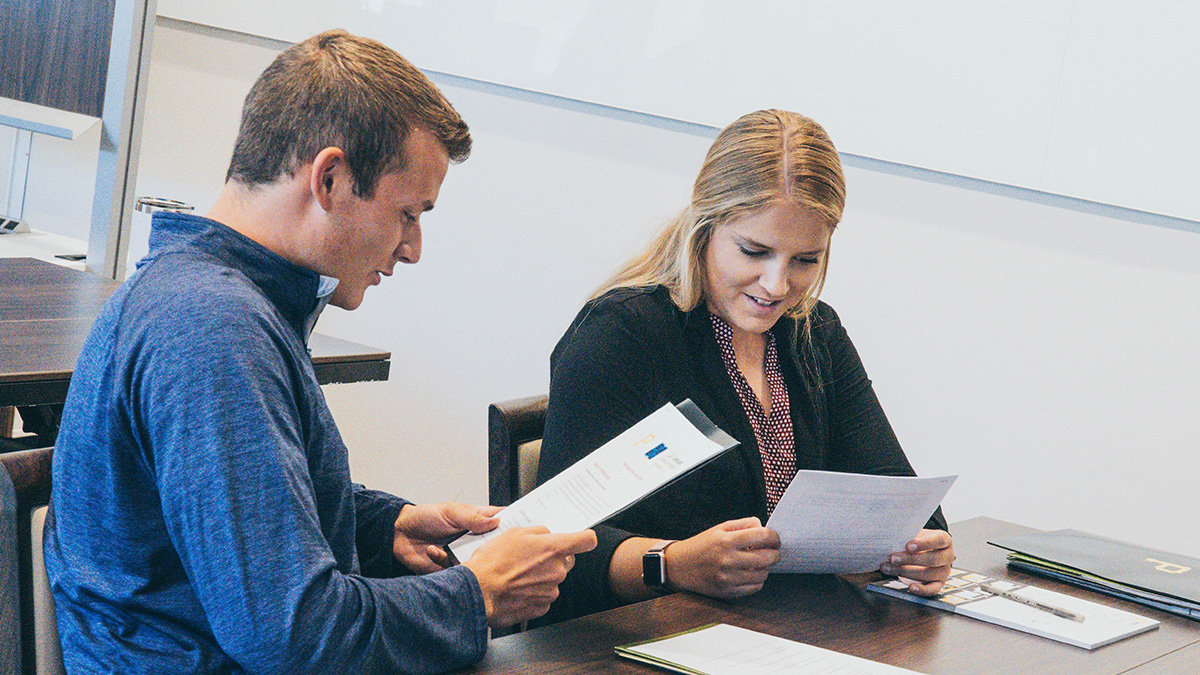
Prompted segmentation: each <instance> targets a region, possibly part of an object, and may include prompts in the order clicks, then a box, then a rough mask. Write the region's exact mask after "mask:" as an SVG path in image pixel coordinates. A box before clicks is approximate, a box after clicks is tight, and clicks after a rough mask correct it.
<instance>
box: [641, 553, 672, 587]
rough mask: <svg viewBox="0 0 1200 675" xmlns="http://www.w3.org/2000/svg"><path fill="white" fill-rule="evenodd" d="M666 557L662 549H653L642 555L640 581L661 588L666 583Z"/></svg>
mask: <svg viewBox="0 0 1200 675" xmlns="http://www.w3.org/2000/svg"><path fill="white" fill-rule="evenodd" d="M666 559H667V557H666V556H665V555H663V554H662V551H654V552H652V553H647V554H646V555H643V556H642V583H644V584H646V585H647V586H649V587H650V588H662V587H663V586H665V585H666V583H667V579H666V576H667V570H666V567H667V566H666Z"/></svg>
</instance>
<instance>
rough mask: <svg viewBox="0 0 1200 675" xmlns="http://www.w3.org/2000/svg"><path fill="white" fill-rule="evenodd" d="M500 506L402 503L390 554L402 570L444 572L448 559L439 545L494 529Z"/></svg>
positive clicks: (455, 503)
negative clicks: (468, 534)
mask: <svg viewBox="0 0 1200 675" xmlns="http://www.w3.org/2000/svg"><path fill="white" fill-rule="evenodd" d="M499 512H500V507H499V506H468V505H466V504H459V503H458V502H446V503H443V504H405V505H404V508H402V509H400V515H399V516H398V517H397V518H396V528H395V538H394V539H393V540H392V553H393V554H394V555H395V556H396V560H399V561H400V562H401V563H402V564H403V565H404V566H405V567H407V568H408V569H410V570H412V571H413V572H416V573H418V574H428V573H429V572H436V571H438V570H440V569H444V568H445V567H446V566H447V565H448V564H449V556H447V555H446V551H445V550H443V549H442V547H441V546H440V545H438V544H439V543H442V542H445V540H447V539H449V538H451V537H454V536H456V535H459V534H462V533H463V532H470V533H471V534H479V533H481V532H487V531H488V530H493V529H495V528H496V526H497V525H498V524H499V523H500V521H499V520H498V519H496V518H494V517H493V516H495V515H496V514H497V513H499Z"/></svg>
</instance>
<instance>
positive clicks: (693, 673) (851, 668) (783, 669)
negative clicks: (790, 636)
mask: <svg viewBox="0 0 1200 675" xmlns="http://www.w3.org/2000/svg"><path fill="white" fill-rule="evenodd" d="M616 652H617V655H618V656H622V657H624V658H627V659H632V660H634V661H639V662H641V663H646V664H649V665H652V666H657V667H659V668H665V669H667V670H670V671H673V672H676V673H688V674H689V675H776V674H778V675H783V673H787V674H789V675H824V674H826V673H836V674H837V675H898V674H907V675H913V673H915V671H912V670H905V669H904V668H897V667H896V666H890V665H887V664H885V663H876V662H875V661H868V660H867V659H862V658H859V657H857V656H850V655H849V654H842V653H841V652H835V651H830V650H828V649H822V648H821V647H814V646H813V645H806V644H804V643H803V642H795V641H793V640H785V639H784V638H781V637H776V636H774V635H767V634H766V633H759V632H757V631H752V630H747V629H745V628H739V627H737V626H730V625H727V624H723V623H714V624H708V625H707V626H700V627H699V628H694V629H692V630H690V631H685V632H682V633H675V634H674V635H668V636H666V637H662V638H657V639H654V640H650V641H647V642H639V643H637V644H632V645H625V646H623V647H617V648H616Z"/></svg>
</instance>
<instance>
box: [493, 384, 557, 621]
mask: <svg viewBox="0 0 1200 675" xmlns="http://www.w3.org/2000/svg"><path fill="white" fill-rule="evenodd" d="M549 399H550V397H549V396H546V395H545V394H543V395H541V396H529V397H527V398H515V399H512V400H510V401H501V402H499V403H493V404H491V405H489V406H488V503H490V504H492V505H493V506H508V505H509V504H511V503H513V502H515V501H516V500H518V499H520V498H521V497H523V496H524V495H525V494H526V493H527V492H529V491H530V490H532V489H533V488H534V487H535V486H536V485H537V470H538V458H539V457H540V456H541V452H542V431H543V429H545V427H546V402H547V401H548V400H549ZM524 629H525V622H521V623H519V624H517V625H515V626H509V627H507V628H493V629H492V637H494V638H497V637H503V636H505V635H512V634H513V633H518V632H520V631H522V630H524Z"/></svg>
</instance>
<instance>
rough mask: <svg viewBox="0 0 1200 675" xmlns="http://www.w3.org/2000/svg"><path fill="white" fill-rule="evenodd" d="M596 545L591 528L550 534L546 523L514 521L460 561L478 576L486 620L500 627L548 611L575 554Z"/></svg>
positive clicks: (571, 565) (495, 626) (594, 535)
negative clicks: (526, 524) (516, 524)
mask: <svg viewBox="0 0 1200 675" xmlns="http://www.w3.org/2000/svg"><path fill="white" fill-rule="evenodd" d="M595 547H596V533H595V532H592V531H591V530H584V531H582V532H571V533H567V534H549V530H547V529H546V528H544V527H514V528H512V529H510V530H506V531H505V532H504V533H502V534H501V535H500V536H498V537H496V538H495V539H492V540H491V541H489V542H487V543H486V544H484V545H482V546H480V547H479V548H478V549H477V550H476V551H475V554H474V555H472V556H471V559H470V560H468V561H466V562H465V563H463V565H464V566H465V567H467V568H469V569H470V570H471V571H472V572H474V573H475V578H476V579H478V580H479V587H480V589H481V590H482V591H483V601H484V605H485V607H486V608H487V616H488V625H489V626H492V627H493V628H499V627H503V626H511V625H513V624H516V623H520V622H522V621H525V620H527V619H534V618H537V617H539V616H541V615H543V614H545V613H546V612H547V611H549V610H550V603H552V602H554V600H555V599H556V598H558V585H559V584H561V583H562V581H563V579H565V578H566V576H567V572H568V571H570V569H571V567H573V566H574V565H575V555H576V554H578V553H584V552H586V551H590V550H592V549H593V548H595Z"/></svg>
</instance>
